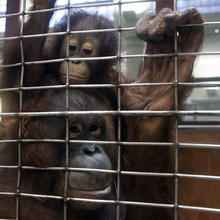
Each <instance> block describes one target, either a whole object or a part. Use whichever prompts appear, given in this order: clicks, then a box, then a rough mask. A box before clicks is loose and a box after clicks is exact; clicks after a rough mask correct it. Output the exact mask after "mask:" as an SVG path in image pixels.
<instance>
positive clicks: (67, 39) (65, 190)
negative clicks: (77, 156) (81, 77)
mask: <svg viewBox="0 0 220 220" xmlns="http://www.w3.org/2000/svg"><path fill="white" fill-rule="evenodd" d="M67 4H68V5H67V6H68V9H67V15H66V16H67V27H66V57H69V42H70V36H69V33H70V0H68V3H67ZM66 65H67V69H66V111H68V110H69V60H67V63H66ZM65 166H66V171H65V184H64V220H67V218H68V210H67V202H68V201H67V196H68V195H67V191H68V176H69V175H68V174H69V171H68V167H69V117H68V116H67V117H66V164H65Z"/></svg>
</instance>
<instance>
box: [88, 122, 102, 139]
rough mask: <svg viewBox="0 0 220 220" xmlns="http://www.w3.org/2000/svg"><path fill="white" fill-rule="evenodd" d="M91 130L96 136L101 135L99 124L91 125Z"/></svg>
mask: <svg viewBox="0 0 220 220" xmlns="http://www.w3.org/2000/svg"><path fill="white" fill-rule="evenodd" d="M89 132H90V133H91V134H92V135H94V136H96V137H100V135H101V127H100V125H99V124H93V125H92V126H90V128H89Z"/></svg>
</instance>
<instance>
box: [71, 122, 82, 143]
mask: <svg viewBox="0 0 220 220" xmlns="http://www.w3.org/2000/svg"><path fill="white" fill-rule="evenodd" d="M81 131H82V127H81V125H80V124H79V123H75V124H72V125H71V126H70V127H69V137H70V138H71V139H75V138H77V137H78V136H79V135H80V134H81Z"/></svg>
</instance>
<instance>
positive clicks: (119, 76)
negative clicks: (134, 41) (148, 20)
mask: <svg viewBox="0 0 220 220" xmlns="http://www.w3.org/2000/svg"><path fill="white" fill-rule="evenodd" d="M118 4H119V5H118V15H119V16H118V28H119V30H120V28H121V0H119V2H118ZM118 36H119V38H118V39H119V41H118V84H119V85H120V81H121V74H120V73H121V32H120V31H119V32H118ZM117 92H118V94H117V97H118V112H120V110H121V88H120V87H118V88H117ZM117 121H118V134H117V140H118V141H119V142H120V141H121V118H120V116H118V118H117ZM120 175H121V145H117V195H116V196H117V198H116V199H117V201H118V202H119V201H120V194H121V176H120ZM120 215H121V212H120V204H119V203H118V204H117V208H116V219H117V220H120Z"/></svg>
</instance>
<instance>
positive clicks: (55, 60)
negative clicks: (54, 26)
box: [0, 52, 220, 68]
mask: <svg viewBox="0 0 220 220" xmlns="http://www.w3.org/2000/svg"><path fill="white" fill-rule="evenodd" d="M199 55H220V52H191V53H176V54H173V53H170V54H134V55H118V56H104V57H85V58H71V57H69V58H59V59H50V60H40V61H28V62H24V63H23V64H22V63H15V64H5V65H0V67H1V68H9V67H15V66H19V65H33V64H46V63H57V62H64V61H67V62H69V61H85V60H111V59H117V58H121V59H125V58H156V57H157V58H159V57H175V56H199Z"/></svg>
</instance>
